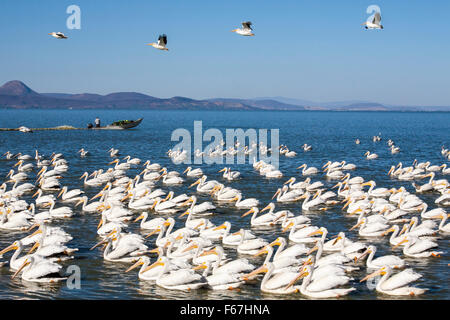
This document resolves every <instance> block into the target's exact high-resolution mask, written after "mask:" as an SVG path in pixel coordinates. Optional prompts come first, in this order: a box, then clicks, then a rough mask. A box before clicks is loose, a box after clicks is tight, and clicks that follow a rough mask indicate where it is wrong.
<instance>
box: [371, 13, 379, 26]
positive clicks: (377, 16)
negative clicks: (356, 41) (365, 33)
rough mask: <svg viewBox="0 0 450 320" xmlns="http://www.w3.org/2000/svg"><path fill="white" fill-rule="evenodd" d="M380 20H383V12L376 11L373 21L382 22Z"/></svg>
mask: <svg viewBox="0 0 450 320" xmlns="http://www.w3.org/2000/svg"><path fill="white" fill-rule="evenodd" d="M380 22H381V14H380V13H379V12H376V13H375V15H374V17H373V20H372V23H373V24H380Z"/></svg>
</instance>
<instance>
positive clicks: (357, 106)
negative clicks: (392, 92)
mask: <svg viewBox="0 0 450 320" xmlns="http://www.w3.org/2000/svg"><path fill="white" fill-rule="evenodd" d="M300 103H301V104H300ZM0 108H7V109H150V110H251V111H257V110H259V111H308V110H323V111H327V110H329V111H450V107H447V106H430V107H416V106H386V105H383V104H381V103H378V102H368V101H360V100H349V101H341V102H330V103H316V102H313V101H309V100H302V99H293V98H284V97H260V98H253V99H233V98H212V99H203V100H196V99H191V98H187V97H180V96H175V97H172V98H165V99H163V98H157V97H154V96H150V95H147V94H143V93H139V92H113V93H109V94H106V95H100V94H96V93H76V94H69V93H38V92H36V91H34V90H32V89H31V88H30V87H28V86H27V85H26V84H25V83H23V82H22V81H19V80H13V81H8V82H6V83H5V84H4V85H3V86H1V87H0Z"/></svg>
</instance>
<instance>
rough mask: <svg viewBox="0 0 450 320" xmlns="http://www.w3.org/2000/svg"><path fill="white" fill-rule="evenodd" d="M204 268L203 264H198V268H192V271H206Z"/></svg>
mask: <svg viewBox="0 0 450 320" xmlns="http://www.w3.org/2000/svg"><path fill="white" fill-rule="evenodd" d="M206 268H208V267H207V266H206V264H205V263H204V262H203V263H202V264H199V265H198V266H196V267H194V268H192V270H194V271H196V270H200V269H206Z"/></svg>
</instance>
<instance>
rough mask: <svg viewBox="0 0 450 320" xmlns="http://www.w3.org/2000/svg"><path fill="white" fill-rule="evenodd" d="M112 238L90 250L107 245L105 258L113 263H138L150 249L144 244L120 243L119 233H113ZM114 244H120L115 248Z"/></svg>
mask: <svg viewBox="0 0 450 320" xmlns="http://www.w3.org/2000/svg"><path fill="white" fill-rule="evenodd" d="M110 234H112V235H110V236H108V237H106V238H105V239H104V240H102V241H100V242H99V243H97V244H96V245H94V246H93V247H92V248H91V249H90V250H93V249H95V248H96V247H98V246H100V245H102V244H105V243H106V248H105V250H104V251H103V258H104V259H105V260H107V261H111V262H136V261H137V260H138V259H139V257H140V256H141V255H143V254H144V253H145V252H146V251H147V249H148V247H147V246H146V245H144V244H143V243H139V242H134V241H126V242H122V243H121V242H120V239H118V238H119V237H120V236H121V235H120V234H119V233H113V232H111V233H110ZM113 242H118V244H116V245H115V246H116V247H115V248H113Z"/></svg>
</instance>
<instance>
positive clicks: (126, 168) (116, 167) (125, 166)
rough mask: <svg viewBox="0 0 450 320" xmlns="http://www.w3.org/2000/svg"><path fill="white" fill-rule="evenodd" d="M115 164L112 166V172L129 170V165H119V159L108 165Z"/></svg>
mask: <svg viewBox="0 0 450 320" xmlns="http://www.w3.org/2000/svg"><path fill="white" fill-rule="evenodd" d="M113 163H114V164H115V166H114V170H128V169H130V168H131V164H129V163H127V162H124V163H119V159H115V160H113V161H111V162H110V163H109V164H113Z"/></svg>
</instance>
